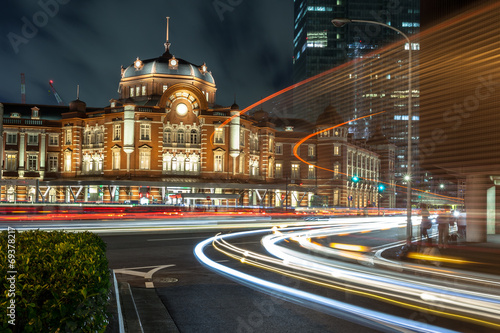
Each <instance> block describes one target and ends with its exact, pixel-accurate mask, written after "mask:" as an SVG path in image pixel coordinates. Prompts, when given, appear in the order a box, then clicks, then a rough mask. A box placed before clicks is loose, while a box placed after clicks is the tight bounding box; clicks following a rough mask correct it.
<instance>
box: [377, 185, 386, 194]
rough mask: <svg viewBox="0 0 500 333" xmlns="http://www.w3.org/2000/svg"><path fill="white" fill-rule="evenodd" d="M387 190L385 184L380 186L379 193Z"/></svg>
mask: <svg viewBox="0 0 500 333" xmlns="http://www.w3.org/2000/svg"><path fill="white" fill-rule="evenodd" d="M384 190H385V185H384V184H378V192H379V193H382V192H384Z"/></svg>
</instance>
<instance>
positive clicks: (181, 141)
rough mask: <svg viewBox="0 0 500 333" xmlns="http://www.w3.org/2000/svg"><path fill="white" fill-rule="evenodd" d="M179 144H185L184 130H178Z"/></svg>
mask: <svg viewBox="0 0 500 333" xmlns="http://www.w3.org/2000/svg"><path fill="white" fill-rule="evenodd" d="M177 143H184V130H182V129H179V130H177Z"/></svg>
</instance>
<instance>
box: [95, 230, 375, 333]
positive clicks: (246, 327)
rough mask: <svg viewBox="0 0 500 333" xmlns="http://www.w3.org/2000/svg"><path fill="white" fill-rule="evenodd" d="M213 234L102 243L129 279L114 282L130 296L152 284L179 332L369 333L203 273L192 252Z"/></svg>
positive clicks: (126, 237)
mask: <svg viewBox="0 0 500 333" xmlns="http://www.w3.org/2000/svg"><path fill="white" fill-rule="evenodd" d="M214 234H215V231H214V232H208V233H206V232H204V233H199V232H192V233H185V232H168V233H163V232H162V233H154V234H144V233H140V234H123V235H107V236H102V238H103V239H104V241H105V242H106V243H107V244H108V248H107V257H108V260H109V265H110V268H112V269H127V270H126V272H128V273H129V274H123V273H121V274H117V277H118V278H119V279H120V280H121V281H127V282H129V283H130V285H131V287H132V290H134V288H146V282H152V283H153V284H154V288H155V289H156V292H157V294H158V295H159V297H160V299H161V301H162V302H163V304H164V305H165V307H166V308H167V309H168V312H169V313H170V315H171V317H172V318H173V320H174V322H175V324H176V325H177V327H178V329H179V331H180V332H183V333H184V332H186V333H187V332H217V333H219V332H273V333H279V332H374V330H370V329H369V328H366V327H364V326H360V325H357V324H353V323H351V322H349V321H345V320H341V319H338V318H335V317H333V316H330V315H326V314H323V313H320V312H317V311H314V310H310V309H308V308H306V307H303V306H300V305H297V304H293V303H289V302H286V301H283V300H281V299H277V298H274V297H271V296H268V295H266V294H263V293H260V292H258V291H255V290H253V289H250V288H248V287H245V286H242V285H240V284H237V283H235V282H232V281H231V280H229V279H226V278H224V277H221V276H220V275H218V274H215V273H213V272H211V271H209V270H207V269H206V268H205V267H203V266H202V265H201V264H199V263H198V261H197V260H196V259H195V257H194V255H193V249H194V247H195V246H196V244H198V243H199V242H200V241H202V240H203V239H206V238H208V237H210V236H213V235H214ZM250 245H252V244H250ZM220 260H222V261H223V260H227V259H224V258H223V257H221V259H220ZM166 265H173V266H169V267H165V268H162V269H160V270H158V271H156V272H155V273H153V275H152V277H151V279H145V278H144V277H143V276H138V275H131V274H130V271H135V272H139V273H147V272H149V271H151V270H152V269H154V268H155V267H156V266H166ZM122 272H123V271H122ZM261 274H262V273H261ZM282 283H283V284H288V285H289V286H294V285H295V284H296V283H297V282H296V281H294V280H287V279H282ZM342 297H343V298H349V297H350V296H349V295H347V294H345V295H343V296H342Z"/></svg>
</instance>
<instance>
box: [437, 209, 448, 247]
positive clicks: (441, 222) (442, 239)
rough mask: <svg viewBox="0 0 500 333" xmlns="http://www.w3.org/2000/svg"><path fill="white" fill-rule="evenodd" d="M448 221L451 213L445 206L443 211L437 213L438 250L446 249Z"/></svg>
mask: <svg viewBox="0 0 500 333" xmlns="http://www.w3.org/2000/svg"><path fill="white" fill-rule="evenodd" d="M450 221H451V213H450V208H449V206H445V207H444V210H443V211H441V212H439V215H438V217H437V221H436V222H437V224H438V232H439V237H438V246H439V248H440V249H442V248H445V249H446V248H447V247H448V236H449V234H450Z"/></svg>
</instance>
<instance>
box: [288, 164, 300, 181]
mask: <svg viewBox="0 0 500 333" xmlns="http://www.w3.org/2000/svg"><path fill="white" fill-rule="evenodd" d="M291 168H292V172H291V175H290V177H291V178H292V179H299V178H300V169H299V165H298V164H296V163H292V166H291Z"/></svg>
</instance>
